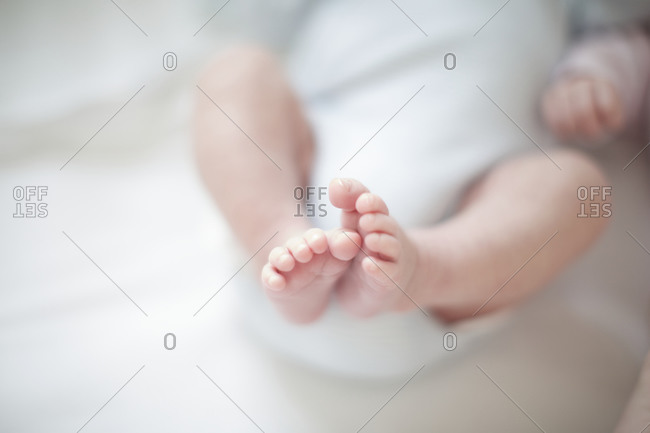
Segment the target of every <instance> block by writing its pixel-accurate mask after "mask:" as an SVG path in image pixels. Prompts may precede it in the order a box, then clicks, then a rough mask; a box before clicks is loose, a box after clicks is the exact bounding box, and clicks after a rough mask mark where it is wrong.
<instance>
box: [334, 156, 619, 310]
mask: <svg viewBox="0 0 650 433" xmlns="http://www.w3.org/2000/svg"><path fill="white" fill-rule="evenodd" d="M550 157H551V158H552V159H553V161H555V163H557V164H558V165H559V166H560V167H562V169H561V170H558V168H557V167H556V166H555V165H554V163H553V162H552V161H551V160H549V159H548V158H547V157H546V155H526V156H520V157H516V158H513V159H511V160H509V161H506V162H503V163H501V164H500V165H498V166H497V167H495V168H494V169H492V170H491V171H490V172H489V173H488V174H487V175H486V176H484V177H483V179H481V180H479V181H478V182H477V183H476V185H474V186H473V187H472V188H471V189H470V191H468V193H467V194H466V197H465V199H464V202H463V203H462V206H461V207H460V209H459V211H458V212H457V213H456V215H454V216H453V217H451V218H450V219H449V220H447V221H445V222H444V223H442V224H439V225H435V226H432V227H427V228H421V229H403V228H401V227H400V226H399V224H398V223H397V222H396V221H395V220H394V219H393V218H391V217H390V216H389V215H388V207H387V206H386V204H385V203H384V202H383V200H381V198H379V196H377V195H375V194H371V193H369V192H368V190H367V189H366V188H365V187H364V186H363V185H362V184H361V183H359V182H357V181H354V180H351V179H348V180H346V182H347V184H346V185H344V184H342V183H340V181H339V180H335V181H334V182H332V183H331V184H330V198H331V199H332V203H333V204H334V205H335V206H337V207H339V208H341V209H342V210H343V221H342V226H343V227H346V228H348V229H350V230H355V231H358V232H359V234H360V235H361V236H362V239H363V241H362V242H363V244H362V251H361V252H360V253H359V254H358V255H357V258H356V259H355V260H354V264H353V266H351V267H350V268H349V269H348V271H347V272H346V274H345V275H344V277H343V278H342V279H341V281H340V282H339V287H338V292H339V294H340V295H341V301H342V302H343V304H344V306H346V307H347V309H348V310H349V311H351V312H352V313H353V314H356V315H360V316H367V315H371V314H375V313H377V312H379V311H382V310H393V311H399V310H404V309H408V308H411V309H413V308H416V307H419V308H421V309H428V310H432V311H434V312H435V313H436V314H437V315H438V316H439V317H441V318H443V319H447V320H459V319H463V318H468V317H472V316H474V315H477V314H481V313H486V312H489V311H492V310H495V309H498V308H501V307H504V306H507V305H511V304H514V303H516V302H518V301H520V300H521V299H523V298H525V297H526V296H528V295H529V294H531V293H532V292H534V291H535V290H538V289H539V288H541V287H543V285H544V284H545V283H547V282H548V281H550V280H551V279H552V278H553V277H554V276H555V275H557V273H559V272H560V271H561V270H562V269H563V268H564V266H566V265H567V264H568V263H569V262H570V261H571V260H573V259H575V258H576V257H577V256H578V255H579V254H580V253H581V252H582V251H584V250H585V249H586V248H587V246H588V245H589V244H590V243H591V242H592V241H593V240H594V239H595V238H596V237H597V236H598V234H599V233H600V232H601V231H602V230H603V228H604V227H605V225H606V222H607V220H606V219H604V218H578V216H577V215H578V213H579V212H580V209H579V203H578V200H577V190H578V188H579V187H581V186H604V184H605V178H604V177H603V175H602V174H601V172H600V170H599V169H598V168H597V167H596V166H595V165H594V164H593V163H592V162H591V161H590V160H588V159H587V158H586V157H584V156H582V155H581V154H579V153H575V152H570V151H559V152H553V153H551V154H550Z"/></svg>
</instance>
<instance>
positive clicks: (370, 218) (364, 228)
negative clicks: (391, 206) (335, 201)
mask: <svg viewBox="0 0 650 433" xmlns="http://www.w3.org/2000/svg"><path fill="white" fill-rule="evenodd" d="M359 229H361V232H365V233H371V232H381V233H388V234H389V235H393V236H395V235H396V234H397V232H398V230H399V226H398V224H397V221H395V219H394V218H393V217H390V216H388V215H384V214H381V213H366V214H363V215H362V216H361V218H359Z"/></svg>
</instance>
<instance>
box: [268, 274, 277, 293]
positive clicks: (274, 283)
mask: <svg viewBox="0 0 650 433" xmlns="http://www.w3.org/2000/svg"><path fill="white" fill-rule="evenodd" d="M279 284H280V277H278V276H277V275H273V276H272V277H271V278H269V286H270V287H269V288H270V289H272V290H280V288H278V287H277V286H278V285H279Z"/></svg>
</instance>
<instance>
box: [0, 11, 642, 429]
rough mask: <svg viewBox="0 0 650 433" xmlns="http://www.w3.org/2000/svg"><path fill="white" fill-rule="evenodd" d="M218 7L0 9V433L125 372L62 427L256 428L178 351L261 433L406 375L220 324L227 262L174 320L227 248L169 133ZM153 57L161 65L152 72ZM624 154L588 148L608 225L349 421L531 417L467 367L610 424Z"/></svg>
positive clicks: (595, 424)
mask: <svg viewBox="0 0 650 433" xmlns="http://www.w3.org/2000/svg"><path fill="white" fill-rule="evenodd" d="M239 3H240V4H239V5H237V4H235V0H233V4H229V5H227V6H226V7H225V8H224V9H223V11H222V12H221V13H219V14H218V15H217V16H215V18H214V19H213V20H212V21H211V22H210V23H209V24H208V25H207V26H206V27H205V28H204V29H203V30H202V31H201V32H199V33H198V35H197V36H196V37H193V36H192V35H193V34H194V33H195V32H196V30H197V29H198V28H199V27H200V26H201V25H203V24H204V23H205V22H206V21H207V19H208V18H209V17H210V16H211V15H212V14H213V13H214V12H215V11H216V10H217V9H218V8H219V7H220V6H221V5H222V4H221V3H220V4H214V5H210V4H203V3H199V4H195V5H193V6H192V7H187V6H183V5H182V4H181V3H180V2H179V3H175V2H171V1H169V2H163V3H160V2H157V3H155V4H154V3H153V2H127V1H124V2H118V4H120V6H121V7H122V8H124V9H125V10H126V11H127V12H128V13H129V15H130V16H131V17H132V18H133V19H134V20H135V21H136V22H137V23H138V25H140V26H141V27H142V28H143V30H145V31H146V32H147V34H148V35H149V36H148V37H145V36H144V35H143V34H142V33H141V32H140V30H138V29H137V27H135V26H134V25H133V24H132V23H131V22H130V21H129V20H128V19H127V18H126V17H124V15H123V14H122V13H121V12H120V11H119V10H118V9H117V8H116V7H115V6H114V5H113V4H112V3H110V2H99V3H88V2H81V1H78V2H73V1H67V2H63V3H60V4H50V3H45V2H33V3H32V4H30V2H22V3H15V4H3V5H2V13H1V14H0V15H1V16H2V18H1V21H2V29H3V30H2V36H3V37H2V38H0V52H1V53H2V56H3V58H4V59H5V61H4V62H3V64H2V69H0V70H1V71H2V72H1V73H2V85H0V95H1V97H0V127H1V128H2V130H1V134H0V146H1V147H0V218H2V224H1V225H0V240H1V247H0V263H2V265H1V266H2V267H1V268H0V430H1V431H7V432H34V431H48V432H70V431H72V432H75V431H78V429H79V428H80V427H81V426H82V425H84V423H85V422H86V421H88V419H89V418H90V417H91V416H92V415H93V414H94V413H95V412H96V411H97V410H98V409H99V408H100V407H101V406H102V405H103V404H104V403H106V401H107V400H108V399H109V398H110V397H111V396H112V395H113V394H114V393H115V392H116V391H117V390H118V389H119V388H120V387H121V386H122V385H124V383H125V382H126V381H127V380H128V379H129V378H130V377H131V376H132V375H133V374H134V373H135V372H136V371H137V370H138V369H139V368H140V367H141V366H142V365H145V368H144V369H143V370H142V371H140V373H139V374H138V375H137V376H136V377H135V378H134V379H133V380H132V381H131V382H130V383H129V384H128V385H127V386H126V387H124V389H122V390H121V391H120V392H119V394H117V396H116V397H115V398H114V399H113V400H112V401H111V402H110V403H108V404H107V405H106V407H105V408H104V409H102V410H101V411H100V412H99V413H98V415H97V416H96V417H95V418H94V419H93V420H92V421H90V422H89V423H88V424H87V425H86V426H85V427H84V429H83V430H82V431H88V432H90V431H96V432H100V431H180V430H183V431H186V430H188V431H242V432H244V431H251V432H252V431H258V429H257V428H256V427H255V426H254V425H253V424H252V423H251V422H250V421H249V420H248V419H247V418H246V416H244V415H243V414H242V413H241V412H240V411H239V409H237V407H236V406H235V405H233V403H232V402H231V401H230V400H229V399H228V398H226V397H225V396H224V394H222V392H221V391H220V390H219V389H217V388H216V387H215V386H214V385H213V384H212V383H211V382H210V381H209V380H208V379H207V378H206V377H205V376H204V375H203V374H202V373H201V372H200V371H199V370H198V369H197V367H196V365H197V364H198V365H199V366H201V368H202V369H203V370H205V371H206V372H207V373H208V374H209V375H210V376H211V377H212V379H213V380H214V381H215V382H216V383H217V384H218V385H219V386H220V387H221V388H222V389H223V390H224V391H225V392H226V393H227V394H228V395H229V396H230V397H231V398H232V399H233V400H234V401H235V402H236V403H237V404H238V405H239V406H240V407H241V408H242V409H243V410H244V411H245V412H246V413H247V414H248V415H249V416H250V417H251V418H252V419H253V420H255V422H256V423H257V424H258V425H259V426H260V427H261V428H262V429H263V430H264V431H265V432H293V431H296V432H297V431H311V432H320V431H322V432H331V431H357V429H358V428H360V427H361V426H362V425H363V424H364V423H365V422H366V421H367V420H368V419H369V418H370V417H371V416H372V415H373V414H374V413H375V412H376V411H377V410H378V409H379V408H380V407H381V406H382V405H383V404H384V403H385V402H386V401H387V400H388V399H389V398H390V397H391V396H392V395H393V394H394V393H395V391H397V390H398V389H399V387H400V386H402V385H403V384H404V382H405V381H406V380H407V379H408V377H409V373H405V374H404V375H401V376H399V377H392V378H387V379H384V380H372V381H371V380H363V379H354V378H349V377H343V376H338V375H336V374H334V373H328V372H323V371H318V370H315V369H312V368H310V367H308V366H304V365H301V364H298V363H296V362H294V361H291V360H288V359H285V358H284V357H282V356H280V355H277V354H275V352H274V351H273V350H272V349H269V348H267V346H266V345H265V344H263V343H260V342H259V341H258V340H256V339H255V337H253V336H251V335H249V333H248V332H247V331H246V328H245V327H244V326H243V325H242V323H241V321H240V317H241V314H240V313H239V312H240V311H242V310H244V311H246V308H247V305H245V304H242V303H241V302H239V299H240V298H239V297H238V288H241V286H242V284H243V282H244V281H245V278H244V277H245V276H244V273H245V272H246V270H247V269H245V270H244V271H242V274H240V275H238V276H237V277H235V278H234V279H233V280H232V281H231V282H230V283H229V284H228V285H227V286H225V288H224V289H223V290H222V291H221V292H220V293H219V294H218V295H217V296H216V297H215V298H214V299H213V300H212V301H211V302H210V303H209V304H208V305H207V306H206V307H205V309H204V310H203V311H202V312H201V313H199V314H198V315H197V316H196V317H193V314H194V312H195V311H196V310H197V309H198V308H199V307H200V306H201V305H202V304H203V303H204V302H205V301H206V300H207V299H208V298H209V297H210V296H211V295H212V294H213V293H214V292H215V291H216V290H217V289H218V288H219V287H220V286H221V285H222V284H223V283H224V282H226V280H227V279H228V278H230V277H231V276H232V275H233V274H234V272H235V271H236V270H237V269H238V268H239V266H241V264H243V263H244V262H245V260H246V259H247V257H246V256H245V255H243V254H242V253H241V252H240V251H238V250H236V249H233V247H232V239H231V238H230V235H229V233H228V230H227V228H226V227H225V225H224V224H223V221H222V220H221V218H220V216H219V215H218V213H217V211H216V209H215V208H214V206H213V205H212V204H211V202H210V200H209V198H208V197H207V194H206V193H205V192H204V190H203V187H202V185H201V183H200V182H199V179H198V176H197V173H196V170H195V167H194V164H193V161H192V154H191V145H190V143H191V137H190V131H189V119H190V114H191V104H192V99H193V98H194V97H196V96H197V94H196V89H195V88H194V84H195V78H196V74H197V71H198V68H199V67H200V65H201V63H202V61H204V60H205V59H206V58H208V57H209V55H210V54H211V53H213V52H215V51H217V50H218V48H219V47H220V46H223V45H225V43H226V40H225V39H224V38H223V37H222V36H220V35H221V34H222V31H225V29H227V28H230V30H233V29H232V27H233V26H234V25H233V23H236V22H238V21H237V20H238V19H240V18H242V17H243V16H246V15H247V14H248V13H249V12H250V10H248V11H247V8H250V7H260V6H259V5H257V6H256V5H254V4H250V3H246V2H239ZM291 3H292V2H288V1H287V2H283V4H284V6H285V7H286V8H287V10H288V11H292V10H294V9H293V7H294V5H292V4H291ZM489 3H490V5H489V6H487V5H486V6H485V7H486V10H489V11H492V10H494V11H495V10H496V9H497V8H498V7H499V6H500V5H501V4H502V3H500V2H489ZM405 4H408V3H405ZM271 10H275V9H271ZM488 16H489V14H488ZM272 18H273V17H272V16H269V20H270V21H272ZM486 18H487V17H486ZM511 18H513V17H512V16H510V17H509V16H508V13H507V9H504V12H503V16H500V19H503V20H508V19H511ZM395 19H396V20H404V19H405V18H404V17H403V15H401V13H400V12H399V11H398V10H396V11H395ZM496 19H497V18H495V20H496ZM404 23H405V25H409V23H408V22H404ZM496 23H498V21H495V24H496ZM478 24H480V20H479V21H478ZM235 30H236V29H235ZM416 31H417V29H416ZM281 39H282V38H278V41H276V42H277V43H278V44H281V43H282V40H281ZM167 51H174V52H176V53H177V55H178V58H179V67H178V69H177V70H176V71H173V72H168V71H165V70H164V69H163V68H162V55H163V54H164V53H165V52H167ZM142 85H146V87H145V88H144V89H143V90H142V91H141V92H140V93H139V94H138V95H137V96H136V97H135V98H134V99H133V101H131V103H129V104H128V105H127V106H126V107H125V108H124V110H123V111H122V112H121V113H120V114H119V115H118V116H116V117H115V119H113V120H112V121H111V122H110V123H109V124H108V125H107V126H106V127H105V128H104V129H103V130H102V131H101V132H100V133H99V134H97V136H96V137H95V138H93V140H92V141H91V142H90V143H89V144H88V145H87V147H86V148H85V149H84V150H82V151H81V152H80V153H79V154H78V155H77V156H76V157H75V158H74V159H73V160H72V161H71V162H70V163H69V164H68V165H67V166H66V167H65V168H64V169H63V170H60V168H61V166H62V165H63V164H64V163H65V162H66V161H67V160H68V158H70V156H71V155H72V154H73V153H74V152H75V151H76V150H77V149H79V147H81V145H83V143H85V142H86V141H87V140H88V139H89V138H90V137H91V136H92V135H93V134H94V133H95V132H96V131H97V130H98V129H99V128H100V127H101V126H102V125H103V124H104V123H105V122H106V121H107V120H108V119H109V118H110V116H112V115H113V114H114V113H115V112H116V111H117V109H118V108H119V107H120V106H121V105H122V104H123V103H124V102H126V101H127V100H128V98H130V97H131V96H132V95H133V94H134V93H135V92H136V91H137V90H138V89H139V88H140V87H141V86H142ZM496 118H498V117H496ZM502 120H503V121H504V124H505V125H506V127H508V128H510V127H511V126H510V125H508V124H507V120H505V119H502ZM639 150H640V147H639V146H638V145H634V144H629V145H624V144H621V145H620V146H617V147H614V148H611V149H607V150H602V151H600V152H599V153H598V156H599V158H600V159H601V160H602V161H604V163H605V164H606V166H607V170H608V173H609V175H610V176H611V179H612V184H613V186H614V198H613V200H614V202H613V212H614V218H613V219H612V225H611V226H610V228H609V230H608V232H607V233H606V235H605V236H604V237H603V238H602V239H601V240H600V241H599V242H598V244H597V245H596V246H595V247H594V249H593V250H592V251H591V252H590V253H589V254H588V255H587V256H585V257H584V258H583V259H581V260H580V261H579V262H578V263H577V264H576V265H575V266H574V267H573V268H572V269H571V270H570V271H569V272H567V273H565V274H564V275H562V276H561V277H560V278H559V279H558V280H557V281H556V283H555V284H553V286H552V287H550V288H549V289H548V290H546V291H545V292H543V293H542V294H540V295H539V296H537V297H536V298H535V299H534V300H532V301H531V302H529V303H527V304H526V305H524V306H523V307H522V308H521V309H519V310H518V311H516V312H515V313H514V314H513V317H512V318H511V319H510V322H509V323H508V326H505V327H502V328H499V329H496V330H495V331H494V332H493V334H491V335H489V336H487V337H483V338H482V339H481V340H480V341H477V342H475V343H472V344H471V345H465V346H464V343H465V342H464V341H463V339H462V338H461V339H460V340H459V342H458V345H459V349H458V350H457V351H453V352H446V354H445V355H444V359H441V360H439V362H436V363H433V364H431V365H428V366H427V367H426V368H425V369H424V370H423V371H422V372H420V373H419V374H418V375H417V377H416V378H415V379H414V380H413V381H412V382H411V383H409V384H408V385H407V386H406V387H405V388H404V389H403V390H402V391H401V392H400V393H399V394H398V395H397V396H396V397H395V398H394V399H393V400H392V401H391V402H390V403H389V404H388V405H386V407H385V408H384V409H383V410H382V411H381V412H380V413H379V414H378V415H377V416H376V418H374V419H373V421H372V422H371V423H369V424H368V425H367V426H366V427H365V428H364V431H387V432H388V431H434V430H436V431H459V432H461V431H470V430H477V429H482V430H486V431H522V432H526V431H530V432H534V431H538V429H537V427H536V426H535V425H534V424H533V423H532V422H531V421H530V420H529V419H528V418H526V416H525V415H524V414H523V413H522V412H521V411H520V410H519V409H518V408H517V407H516V406H515V405H514V404H513V403H512V402H511V401H509V400H508V398H507V397H506V396H505V395H504V394H503V393H502V392H501V391H500V390H499V389H498V388H497V387H496V386H495V385H494V384H493V383H492V382H491V381H490V380H489V379H488V378H487V377H486V376H485V375H484V374H483V373H482V372H481V371H480V370H479V368H478V367H477V365H478V366H480V367H481V368H482V369H483V370H484V371H485V372H486V373H487V374H489V375H490V377H492V379H493V380H494V381H495V382H496V383H497V384H498V385H499V386H500V387H501V388H502V389H503V390H504V391H505V392H506V393H507V394H508V395H509V396H510V397H511V398H512V399H513V400H514V401H515V402H516V403H517V404H518V405H519V406H520V407H521V408H523V409H524V410H525V411H526V412H527V413H528V415H529V416H530V417H531V418H532V419H534V420H535V421H536V422H537V423H538V424H539V425H540V426H541V427H542V428H543V429H544V430H545V431H547V432H575V431H592V432H593V431H602V432H607V431H611V428H612V427H613V425H614V424H615V422H616V419H617V417H618V415H619V413H620V411H621V409H622V407H623V405H624V403H625V399H626V398H627V395H628V394H629V392H630V391H631V389H632V387H633V384H634V380H635V375H636V371H637V369H638V367H639V365H640V362H641V359H642V356H643V355H644V354H645V351H646V350H647V338H648V335H647V321H646V317H647V313H648V308H647V307H648V292H649V290H648V281H650V266H648V264H649V263H650V255H649V254H647V253H646V252H644V251H643V249H642V248H641V247H640V246H639V245H638V244H636V243H635V242H634V241H633V240H632V239H631V237H630V236H629V235H628V234H627V233H626V231H628V230H629V231H630V232H631V233H633V234H634V236H636V237H637V239H639V241H641V242H642V243H643V244H644V245H646V246H649V245H650V225H648V223H647V222H648V221H650V200H649V199H648V191H649V190H648V182H649V181H650V180H649V179H648V178H649V176H648V170H647V160H646V158H645V155H643V156H642V157H640V158H639V159H638V160H637V161H636V162H635V163H634V164H632V165H630V167H629V168H628V169H627V170H625V171H623V170H622V168H623V167H624V166H625V164H627V163H628V162H629V161H630V160H631V159H632V158H633V157H634V156H635V155H636V153H637V152H638V151H639ZM18 185H23V186H24V185H46V186H48V188H49V192H48V196H47V197H46V199H45V201H46V202H47V203H48V210H49V215H48V217H47V218H44V219H16V218H13V217H12V215H13V213H14V210H15V202H14V200H13V197H12V190H13V188H14V187H15V186H18ZM63 232H65V233H67V234H68V235H69V236H70V238H72V239H73V240H74V241H75V242H76V243H77V244H78V245H79V246H80V247H81V248H82V249H83V250H84V251H85V252H86V253H87V254H88V255H89V256H90V257H91V258H92V259H93V260H94V261H95V262H96V263H97V264H98V265H99V266H101V268H102V269H103V270H104V271H105V272H106V273H107V274H108V275H109V276H110V277H111V278H112V279H113V280H114V281H115V282H116V283H117V284H118V285H119V286H120V287H121V288H122V289H123V290H125V291H126V292H127V293H128V294H129V295H130V296H131V297H132V298H133V299H134V300H135V301H136V302H137V303H138V305H140V307H142V309H143V310H144V311H145V312H146V313H147V314H148V317H145V316H144V315H143V314H142V313H141V312H140V311H139V310H138V309H137V308H136V307H135V306H134V305H133V304H131V302H130V301H129V300H128V299H127V298H126V297H125V296H124V295H123V294H122V293H120V291H119V290H118V289H117V288H116V287H115V286H114V285H113V283H111V281H110V280H109V279H108V278H106V276H104V275H103V274H102V273H101V272H100V271H99V270H98V269H97V268H96V267H95V266H94V265H93V264H92V263H91V262H90V261H89V260H88V259H87V258H86V257H85V256H84V255H83V254H82V253H81V252H80V251H79V250H78V249H77V248H76V247H75V246H74V244H73V243H72V242H70V240H69V239H68V238H67V237H66V236H65V235H64V234H63ZM167 332H173V333H175V334H176V336H177V347H176V349H175V350H173V351H168V350H165V349H164V347H163V336H164V334H165V333H167ZM468 346H469V347H468ZM461 349H463V350H461Z"/></svg>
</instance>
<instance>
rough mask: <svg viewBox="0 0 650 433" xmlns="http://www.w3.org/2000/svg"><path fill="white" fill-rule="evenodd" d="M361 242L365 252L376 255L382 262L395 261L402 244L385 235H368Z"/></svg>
mask: <svg viewBox="0 0 650 433" xmlns="http://www.w3.org/2000/svg"><path fill="white" fill-rule="evenodd" d="M363 242H364V245H365V247H366V248H365V249H366V250H367V251H369V252H373V253H375V254H378V255H379V256H380V257H382V258H383V259H384V260H392V261H395V260H397V259H398V258H399V256H400V253H401V252H402V243H401V242H400V241H399V240H397V238H396V237H395V236H392V235H389V234H386V233H376V232H375V233H370V234H369V235H367V236H366V237H365V238H364V240H363Z"/></svg>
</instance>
